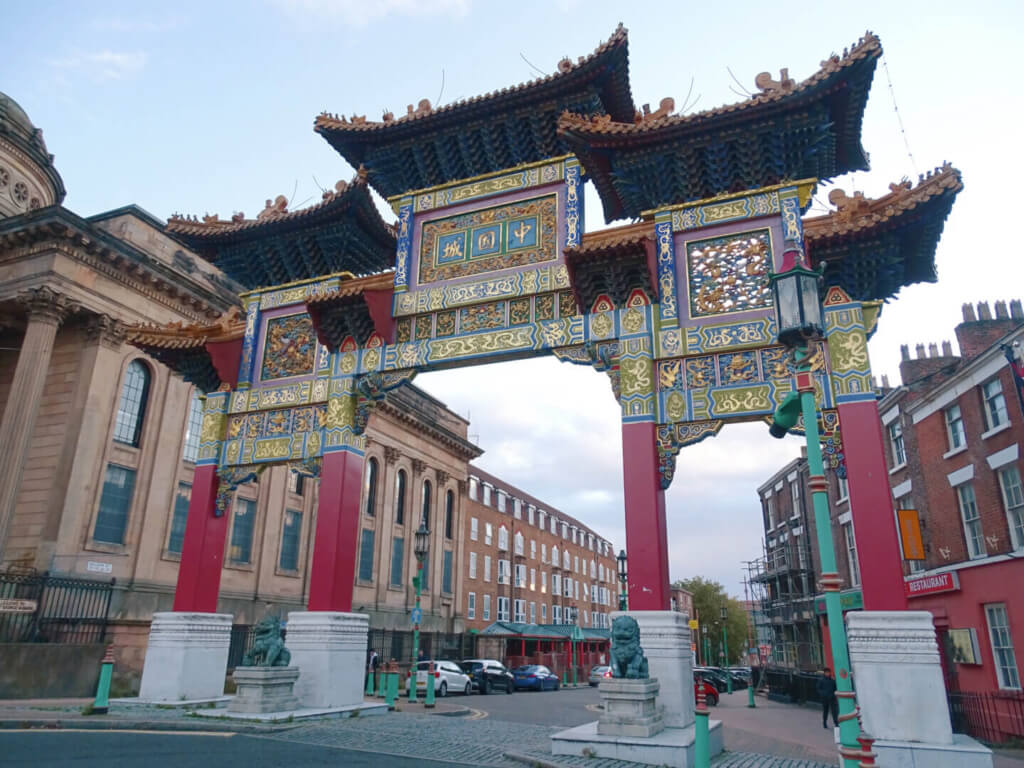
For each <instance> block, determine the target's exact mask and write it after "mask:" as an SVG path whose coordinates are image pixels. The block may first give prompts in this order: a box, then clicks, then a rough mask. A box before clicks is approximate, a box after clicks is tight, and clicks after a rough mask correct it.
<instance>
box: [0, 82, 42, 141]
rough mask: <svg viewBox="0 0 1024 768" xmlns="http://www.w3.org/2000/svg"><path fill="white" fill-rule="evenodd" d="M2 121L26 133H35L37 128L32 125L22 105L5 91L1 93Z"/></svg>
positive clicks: (0, 115)
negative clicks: (8, 122)
mask: <svg viewBox="0 0 1024 768" xmlns="http://www.w3.org/2000/svg"><path fill="white" fill-rule="evenodd" d="M0 119H2V120H4V121H5V122H7V121H10V122H11V123H12V124H13V125H16V126H18V127H19V128H21V129H22V130H23V131H24V132H25V133H28V134H32V133H35V130H36V127H35V126H34V125H32V121H31V120H29V119H28V115H27V114H26V113H25V110H24V109H22V108H21V105H20V104H19V103H18V102H16V101H15V100H14V99H12V98H11V97H10V96H8V95H7V94H6V93H4V92H3V91H0Z"/></svg>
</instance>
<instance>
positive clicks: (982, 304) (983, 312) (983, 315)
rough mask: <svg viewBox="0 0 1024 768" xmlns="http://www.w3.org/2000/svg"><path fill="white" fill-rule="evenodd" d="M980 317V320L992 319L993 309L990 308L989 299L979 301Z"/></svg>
mask: <svg viewBox="0 0 1024 768" xmlns="http://www.w3.org/2000/svg"><path fill="white" fill-rule="evenodd" d="M978 319H979V320H991V319H992V310H991V309H989V306H988V302H987V301H979V302H978Z"/></svg>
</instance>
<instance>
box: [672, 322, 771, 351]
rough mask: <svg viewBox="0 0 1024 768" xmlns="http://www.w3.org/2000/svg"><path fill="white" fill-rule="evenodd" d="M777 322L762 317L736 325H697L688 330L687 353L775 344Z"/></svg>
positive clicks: (736, 323)
mask: <svg viewBox="0 0 1024 768" xmlns="http://www.w3.org/2000/svg"><path fill="white" fill-rule="evenodd" d="M775 336H776V334H775V320H774V318H773V317H762V318H759V319H757V320H748V321H742V322H735V323H720V324H716V325H697V326H693V327H690V328H687V329H686V351H687V352H714V351H718V350H723V349H729V348H736V347H740V348H741V347H760V346H764V345H766V344H773V343H775Z"/></svg>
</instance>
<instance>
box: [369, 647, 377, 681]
mask: <svg viewBox="0 0 1024 768" xmlns="http://www.w3.org/2000/svg"><path fill="white" fill-rule="evenodd" d="M379 666H380V657H379V656H378V655H377V652H376V651H374V650H371V651H370V660H369V661H367V662H366V672H367V675H368V677H369V680H373V681H374V683H376V680H377V668H378V667H379ZM369 680H368V681H367V682H369Z"/></svg>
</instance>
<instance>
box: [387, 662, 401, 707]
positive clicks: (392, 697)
mask: <svg viewBox="0 0 1024 768" xmlns="http://www.w3.org/2000/svg"><path fill="white" fill-rule="evenodd" d="M387 670H388V671H387V672H385V673H384V677H385V678H387V679H386V681H385V688H386V689H387V693H386V694H385V696H384V701H385V703H387V705H388V710H394V709H396V708H397V706H398V664H397V663H395V661H394V660H392V661H391V663H390V664H388V667H387Z"/></svg>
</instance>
